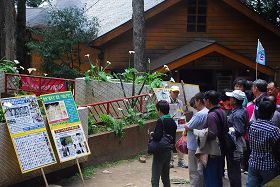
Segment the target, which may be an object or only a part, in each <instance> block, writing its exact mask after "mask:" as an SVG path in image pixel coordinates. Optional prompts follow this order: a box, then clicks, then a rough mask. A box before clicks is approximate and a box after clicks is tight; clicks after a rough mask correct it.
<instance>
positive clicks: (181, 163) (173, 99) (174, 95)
mask: <svg viewBox="0 0 280 187" xmlns="http://www.w3.org/2000/svg"><path fill="white" fill-rule="evenodd" d="M179 94H180V88H179V86H171V88H170V104H176V105H177V111H176V113H175V114H171V115H175V116H172V117H175V118H176V117H177V118H179V117H181V116H183V115H184V109H183V102H182V101H181V100H180V99H178V96H179ZM173 162H174V155H172V158H171V164H170V167H171V168H172V167H174V165H173ZM178 167H182V168H188V165H187V164H186V163H185V160H184V154H183V153H180V152H178Z"/></svg>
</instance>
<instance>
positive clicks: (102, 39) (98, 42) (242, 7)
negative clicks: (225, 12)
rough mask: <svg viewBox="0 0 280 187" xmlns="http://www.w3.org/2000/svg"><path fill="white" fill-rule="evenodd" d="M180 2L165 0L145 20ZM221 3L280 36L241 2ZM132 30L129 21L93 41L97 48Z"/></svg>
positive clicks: (273, 27)
mask: <svg viewBox="0 0 280 187" xmlns="http://www.w3.org/2000/svg"><path fill="white" fill-rule="evenodd" d="M180 1H182V0H165V1H164V2H163V3H161V4H159V5H157V6H155V7H153V8H152V9H151V10H150V11H148V12H145V20H147V19H148V18H150V17H151V16H154V15H157V14H158V13H160V12H161V11H164V10H165V9H167V8H169V7H170V6H173V5H175V4H177V3H179V2H180ZM221 1H223V2H224V3H226V4H228V5H229V6H231V7H232V8H234V9H235V10H237V11H239V12H240V13H242V14H244V15H245V16H247V17H248V18H250V19H252V20H253V21H255V22H256V23H258V24H260V25H261V26H263V27H265V28H266V29H268V30H270V31H271V32H273V33H274V34H276V35H277V36H280V29H279V28H277V27H276V26H275V25H273V24H272V23H270V22H269V21H267V20H265V19H264V18H263V17H262V16H260V15H259V14H257V13H256V12H254V11H253V10H251V9H249V8H248V7H247V6H246V5H244V4H243V3H242V2H241V1H240V0H221ZM160 6H162V8H159V7H160ZM131 28H132V21H131V20H130V21H127V22H126V23H124V24H122V25H120V26H119V27H117V28H114V29H113V30H111V31H109V32H107V33H106V34H104V35H103V36H100V37H97V38H96V39H95V40H94V41H93V43H94V45H95V46H100V45H102V44H104V43H106V42H108V41H110V40H111V39H113V38H115V37H117V36H119V35H121V34H122V33H124V32H126V31H128V30H129V29H131Z"/></svg>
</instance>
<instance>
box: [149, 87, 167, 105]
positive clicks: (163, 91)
mask: <svg viewBox="0 0 280 187" xmlns="http://www.w3.org/2000/svg"><path fill="white" fill-rule="evenodd" d="M153 91H154V93H155V95H156V98H157V100H158V101H160V100H165V101H167V102H168V103H171V100H170V93H169V91H170V90H169V89H168V88H154V89H153Z"/></svg>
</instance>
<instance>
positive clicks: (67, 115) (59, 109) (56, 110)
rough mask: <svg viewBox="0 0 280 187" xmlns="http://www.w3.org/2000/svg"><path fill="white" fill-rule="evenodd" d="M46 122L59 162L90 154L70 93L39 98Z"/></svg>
mask: <svg viewBox="0 0 280 187" xmlns="http://www.w3.org/2000/svg"><path fill="white" fill-rule="evenodd" d="M41 98H42V100H43V103H44V109H45V111H46V115H47V120H48V122H49V126H50V129H51V133H52V136H53V139H54V142H55V146H56V150H57V152H58V156H59V159H60V161H61V162H65V161H68V160H73V159H76V158H79V157H83V156H86V155H89V154H90V150H89V147H88V143H87V141H86V138H85V133H84V131H83V128H82V125H81V120H80V118H79V114H78V111H77V107H76V104H75V102H74V99H73V95H72V93H71V92H70V91H69V92H59V93H53V94H46V95H42V96H41Z"/></svg>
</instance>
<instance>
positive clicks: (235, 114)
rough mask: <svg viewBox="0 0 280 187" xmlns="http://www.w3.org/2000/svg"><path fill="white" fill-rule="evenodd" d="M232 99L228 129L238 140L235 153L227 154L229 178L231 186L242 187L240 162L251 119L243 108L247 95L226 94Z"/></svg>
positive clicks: (239, 92)
mask: <svg viewBox="0 0 280 187" xmlns="http://www.w3.org/2000/svg"><path fill="white" fill-rule="evenodd" d="M226 95H227V96H228V97H230V104H231V105H232V106H233V110H232V113H231V114H230V115H229V116H228V120H227V122H228V127H229V130H230V132H231V135H232V136H233V137H234V139H235V140H236V150H235V151H233V152H227V153H225V156H226V158H227V168H228V177H229V181H230V186H232V187H241V186H242V183H241V168H240V162H241V157H242V153H243V147H244V146H245V140H244V137H243V135H244V133H245V130H246V128H247V127H248V123H249V119H248V112H247V110H246V109H245V108H244V107H243V106H242V103H243V101H244V99H245V98H246V95H245V93H244V92H243V91H241V90H234V91H233V92H226Z"/></svg>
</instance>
